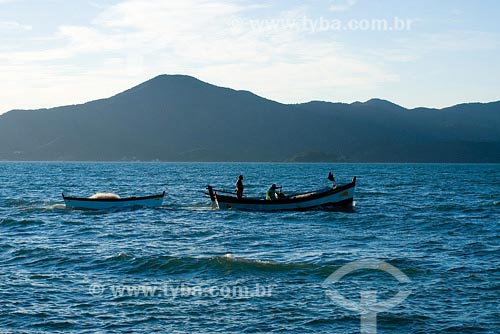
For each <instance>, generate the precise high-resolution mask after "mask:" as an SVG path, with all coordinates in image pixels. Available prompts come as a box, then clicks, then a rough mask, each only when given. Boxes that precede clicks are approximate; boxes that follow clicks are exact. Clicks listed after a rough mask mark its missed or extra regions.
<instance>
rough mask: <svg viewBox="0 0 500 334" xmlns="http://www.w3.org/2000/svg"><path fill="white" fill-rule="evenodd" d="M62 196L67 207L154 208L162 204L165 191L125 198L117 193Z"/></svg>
mask: <svg viewBox="0 0 500 334" xmlns="http://www.w3.org/2000/svg"><path fill="white" fill-rule="evenodd" d="M111 195H113V194H111ZM62 197H63V199H64V203H65V204H66V208H69V209H85V210H107V209H119V208H132V207H147V208H154V207H158V206H160V205H161V204H162V202H163V198H164V197H165V192H163V193H162V194H159V195H151V196H144V197H127V198H120V197H119V196H117V195H114V196H101V197H99V196H97V197H93V196H92V197H88V198H80V197H69V196H65V195H64V194H62Z"/></svg>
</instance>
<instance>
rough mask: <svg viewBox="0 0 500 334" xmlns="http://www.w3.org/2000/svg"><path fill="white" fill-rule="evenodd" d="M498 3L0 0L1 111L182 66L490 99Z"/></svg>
mask: <svg viewBox="0 0 500 334" xmlns="http://www.w3.org/2000/svg"><path fill="white" fill-rule="evenodd" d="M499 14H500V1H496V0H481V1H466V0H440V1H435V0H385V1H384V0H310V1H307V0H302V1H295V0H288V1H282V0H278V1H260V0H251V1H247V0H233V1H230V0H225V1H223V0H163V1H156V0H150V1H146V0H116V1H115V0H90V1H85V0H81V1H78V0H74V1H63V0H45V1H38V0H0V82H2V86H1V89H0V113H3V112H6V111H8V110H11V109H38V108H48V107H54V106H60V105H68V104H77V103H84V102H87V101H91V100H95V99H99V98H106V97H109V96H112V95H115V94H117V93H119V92H121V91H124V90H126V89H128V88H131V87H133V86H135V85H137V84H140V83H141V82H143V81H146V80H148V79H151V78H153V77H155V76H157V75H160V74H186V75H191V76H194V77H196V78H198V79H200V80H203V81H206V82H209V83H212V84H215V85H218V86H224V87H230V88H234V89H242V90H249V91H252V92H254V93H256V94H258V95H260V96H263V97H266V98H269V99H272V100H276V101H279V102H282V103H301V102H307V101H311V100H322V101H332V102H346V103H351V102H354V101H366V100H368V99H370V98H383V99H387V100H390V101H392V102H394V103H397V104H400V105H402V106H404V107H408V108H412V107H417V106H425V107H436V108H441V107H446V106H451V105H455V104H459V103H465V102H490V101H497V100H500V61H499V60H500V20H499V19H498V16H499Z"/></svg>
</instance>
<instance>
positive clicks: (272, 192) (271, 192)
mask: <svg viewBox="0 0 500 334" xmlns="http://www.w3.org/2000/svg"><path fill="white" fill-rule="evenodd" d="M276 188H277V187H276V184H274V183H273V185H272V186H271V187H270V188H269V189H268V190H267V192H266V200H268V201H274V200H275V199H278V194H277V193H276Z"/></svg>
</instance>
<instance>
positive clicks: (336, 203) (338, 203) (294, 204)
mask: <svg viewBox="0 0 500 334" xmlns="http://www.w3.org/2000/svg"><path fill="white" fill-rule="evenodd" d="M328 179H329V180H330V181H332V183H333V184H332V186H331V187H327V188H323V189H319V190H315V191H309V192H303V193H297V194H290V195H285V194H283V193H282V192H281V190H280V192H279V193H277V194H276V197H275V198H273V199H269V196H266V197H267V199H266V198H265V197H245V196H237V195H236V194H235V193H231V192H226V191H223V190H217V189H214V188H213V187H212V186H210V185H209V186H207V190H208V192H207V193H206V194H207V195H208V196H210V200H211V201H212V207H213V208H214V209H222V210H232V209H234V210H248V211H301V210H332V209H336V208H337V209H338V208H342V207H344V208H345V207H352V206H353V202H354V188H355V186H356V176H353V178H352V180H351V182H349V183H347V184H335V183H334V178H333V174H332V173H330V174H329V175H328ZM273 186H274V188H275V189H277V188H280V189H281V187H276V186H275V185H273ZM273 186H272V187H271V188H270V189H272V188H273ZM273 190H274V189H273ZM268 192H269V191H268Z"/></svg>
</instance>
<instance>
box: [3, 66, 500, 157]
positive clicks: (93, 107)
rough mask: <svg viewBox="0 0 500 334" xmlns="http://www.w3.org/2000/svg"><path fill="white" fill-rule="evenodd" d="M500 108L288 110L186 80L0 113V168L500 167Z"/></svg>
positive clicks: (358, 105) (170, 78) (334, 106)
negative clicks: (31, 164) (205, 164)
mask: <svg viewBox="0 0 500 334" xmlns="http://www.w3.org/2000/svg"><path fill="white" fill-rule="evenodd" d="M498 128H500V101H495V102H489V103H465V104H458V105H455V106H451V107H447V108H442V109H432V108H421V107H419V108H413V109H407V108H404V107H402V106H399V105H397V104H395V103H392V102H390V101H387V100H383V99H379V98H373V99H370V100H368V101H365V102H353V103H340V102H327V101H310V102H306V103H299V104H283V103H280V102H276V101H272V100H269V99H266V98H264V97H261V96H258V95H256V94H254V93H252V92H249V91H245V90H234V89H231V88H226V87H219V86H215V85H212V84H209V83H207V82H204V81H201V80H199V79H197V78H194V77H191V76H186V75H159V76H156V77H154V78H152V79H150V80H147V81H145V82H143V83H141V84H139V85H136V86H134V87H131V88H130V89H127V90H125V91H123V92H120V93H118V94H115V95H113V96H111V97H109V98H104V99H98V100H94V101H89V102H86V103H82V104H75V105H67V106H60V107H54V108H44V109H38V110H11V111H9V112H7V113H5V114H3V115H0V160H21V161H24V160H49V161H52V160H56V161H60V160H76V161H82V160H91V161H94V160H95V161H103V160H104V161H107V160H110V161H130V160H142V161H152V160H154V161H157V160H159V161H314V162H316V161H347V162H500V144H499V143H500V133H499V132H498V131H497V129H498Z"/></svg>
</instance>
